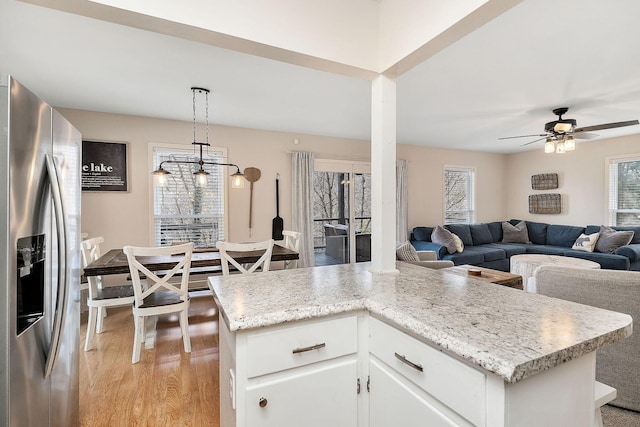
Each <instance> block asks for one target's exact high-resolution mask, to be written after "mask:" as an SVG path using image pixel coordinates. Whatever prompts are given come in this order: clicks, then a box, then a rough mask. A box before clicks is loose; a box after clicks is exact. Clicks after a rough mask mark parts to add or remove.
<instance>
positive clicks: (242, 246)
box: [216, 239, 274, 276]
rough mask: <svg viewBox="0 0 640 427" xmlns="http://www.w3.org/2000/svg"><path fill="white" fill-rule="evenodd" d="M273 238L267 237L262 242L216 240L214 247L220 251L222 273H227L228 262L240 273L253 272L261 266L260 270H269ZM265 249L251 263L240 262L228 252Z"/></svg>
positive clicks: (226, 274)
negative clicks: (267, 238)
mask: <svg viewBox="0 0 640 427" xmlns="http://www.w3.org/2000/svg"><path fill="white" fill-rule="evenodd" d="M273 245H274V240H273V239H269V240H265V241H264V242H257V243H229V242H218V243H216V247H217V248H218V250H219V251H220V265H221V266H222V274H223V275H224V276H228V275H229V264H231V265H233V266H234V267H235V268H236V269H237V270H238V271H239V272H240V273H242V274H246V273H253V272H255V271H256V270H257V269H258V268H260V267H262V271H269V267H270V265H271V254H272V253H273ZM253 251H265V252H264V254H262V256H261V257H260V258H259V259H258V260H257V261H256V262H255V263H253V264H240V263H239V262H238V261H236V260H235V259H234V258H233V254H231V253H229V252H253Z"/></svg>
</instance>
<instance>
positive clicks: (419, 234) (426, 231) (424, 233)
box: [413, 227, 433, 242]
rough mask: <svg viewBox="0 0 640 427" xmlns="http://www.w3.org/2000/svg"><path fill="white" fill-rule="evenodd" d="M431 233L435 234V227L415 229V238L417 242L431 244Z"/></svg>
mask: <svg viewBox="0 0 640 427" xmlns="http://www.w3.org/2000/svg"><path fill="white" fill-rule="evenodd" d="M431 233H433V227H413V238H414V239H415V240H423V241H425V242H430V241H431Z"/></svg>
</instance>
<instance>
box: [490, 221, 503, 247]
mask: <svg viewBox="0 0 640 427" xmlns="http://www.w3.org/2000/svg"><path fill="white" fill-rule="evenodd" d="M487 226H488V227H489V231H490V232H491V238H492V239H493V241H492V243H495V242H502V221H494V222H490V223H488V224H487Z"/></svg>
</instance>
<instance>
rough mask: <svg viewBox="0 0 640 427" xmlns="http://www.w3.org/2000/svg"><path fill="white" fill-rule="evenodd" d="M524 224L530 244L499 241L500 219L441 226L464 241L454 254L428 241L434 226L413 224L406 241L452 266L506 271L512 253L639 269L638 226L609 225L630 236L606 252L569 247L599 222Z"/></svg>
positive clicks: (609, 267) (639, 235)
mask: <svg viewBox="0 0 640 427" xmlns="http://www.w3.org/2000/svg"><path fill="white" fill-rule="evenodd" d="M509 222H510V223H511V224H512V225H515V224H517V223H519V222H520V220H514V219H512V220H510V221H509ZM526 225H527V232H528V234H529V240H530V241H531V243H530V244H524V243H502V221H495V222H489V223H482V224H448V225H445V226H444V228H446V229H448V230H449V231H451V232H452V233H455V234H456V235H457V236H458V237H460V239H462V242H463V243H464V250H463V251H462V252H456V253H454V254H450V253H449V252H448V251H447V248H445V247H444V246H442V245H440V244H437V243H434V242H432V241H431V233H432V231H433V229H434V228H435V227H415V228H414V229H413V232H412V233H411V238H410V241H411V244H412V245H413V246H414V247H415V248H416V250H419V251H435V252H436V253H437V255H438V259H441V260H451V261H453V263H454V264H455V265H461V264H471V265H475V266H478V267H486V268H491V269H494V270H501V271H509V267H510V261H509V260H510V258H511V256H512V255H518V254H546V255H561V256H570V257H574V258H582V259H587V260H589V261H595V262H597V263H598V264H600V266H601V268H603V269H610V270H635V271H640V226H637V227H612V228H613V229H615V230H632V231H634V235H633V239H632V240H631V242H630V243H629V245H627V246H622V247H620V248H618V249H617V250H616V251H615V253H613V254H609V253H602V252H584V251H579V250H574V249H571V246H573V244H574V242H575V241H576V239H577V238H578V237H579V236H580V234H582V233H585V234H592V233H596V232H598V231H599V230H600V226H599V225H588V226H587V227H579V226H571V225H555V224H546V223H541V222H532V221H526Z"/></svg>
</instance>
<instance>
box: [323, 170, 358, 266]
mask: <svg viewBox="0 0 640 427" xmlns="http://www.w3.org/2000/svg"><path fill="white" fill-rule="evenodd" d="M315 165H316V166H315V171H314V195H313V224H314V256H315V264H316V265H331V264H346V263H351V262H364V261H370V260H371V170H370V166H369V164H366V163H354V162H340V161H326V160H321V159H320V160H316V162H315Z"/></svg>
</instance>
